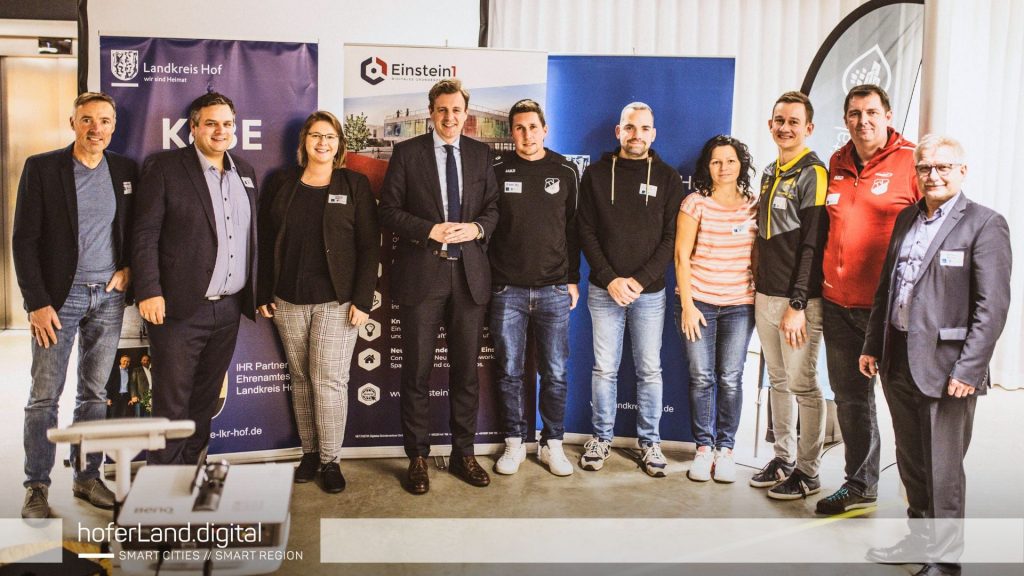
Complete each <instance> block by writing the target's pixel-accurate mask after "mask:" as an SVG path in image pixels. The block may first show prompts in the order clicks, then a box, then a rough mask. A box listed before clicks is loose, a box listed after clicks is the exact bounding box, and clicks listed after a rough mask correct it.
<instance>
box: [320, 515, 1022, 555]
mask: <svg viewBox="0 0 1024 576" xmlns="http://www.w3.org/2000/svg"><path fill="white" fill-rule="evenodd" d="M915 522H917V521H915ZM908 524H909V523H908V521H907V520H905V519H890V518H877V519H876V518H824V519H809V518H803V519H800V518H797V519H771V520H768V519H760V518H751V519H738V518H704V519H701V518H688V519H681V518H543V519H539V518H528V519H527V518H435V519H427V518H361V519H323V520H321V521H320V561H321V562H341V563H356V564H358V563H482V564H498V563H500V564H504V563H637V562H642V563H751V562H758V563H765V562H767V563H772V562H774V563H819V562H828V563H831V562H836V563H856V562H867V560H866V559H865V553H866V552H867V551H868V549H869V548H872V547H887V546H892V545H894V544H896V543H897V542H898V541H900V540H901V539H902V538H903V537H904V536H906V535H907V533H908V531H909V528H908ZM914 528H915V529H917V528H920V529H922V530H924V529H930V530H939V531H948V530H952V531H954V532H959V531H961V530H962V533H963V535H964V536H963V544H964V550H963V553H962V554H955V553H953V554H951V553H939V554H938V555H936V554H935V553H934V552H933V551H922V552H921V553H920V554H919V555H918V556H920V558H917V560H918V561H932V562H935V561H943V560H945V561H956V560H957V559H959V561H960V562H965V563H966V562H989V563H1019V562H1024V519H1022V518H1009V519H967V520H952V521H945V522H943V523H940V525H939V526H934V525H932V526H925V525H924V524H923V523H922V524H920V525H915V526H914ZM797 534H799V538H794V536H795V535H797ZM930 556H931V557H930ZM956 556H958V557H959V558H957V557H956ZM911 560H913V558H908V559H907V560H906V561H908V562H909V561H911Z"/></svg>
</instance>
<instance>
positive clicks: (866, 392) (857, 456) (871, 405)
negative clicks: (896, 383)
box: [822, 299, 879, 497]
mask: <svg viewBox="0 0 1024 576" xmlns="http://www.w3.org/2000/svg"><path fill="white" fill-rule="evenodd" d="M870 316H871V310H869V309H867V308H844V307H842V306H839V305H838V304H835V303H833V302H829V301H828V300H827V299H826V300H824V310H823V311H822V317H823V326H822V328H823V330H824V336H825V358H826V360H827V361H828V379H829V383H830V384H831V386H832V391H833V392H834V393H835V395H836V415H837V417H838V420H839V429H840V430H841V431H842V433H843V444H844V448H845V449H846V486H847V488H849V489H850V490H851V491H852V492H855V493H857V494H860V495H862V496H868V497H875V496H877V494H878V468H879V439H878V417H877V415H876V411H875V388H874V386H873V382H872V380H871V379H869V378H866V377H865V376H864V375H863V374H861V373H860V368H859V365H858V361H859V359H860V353H861V349H862V348H863V347H864V332H865V329H866V328H867V324H868V318H869V317H870Z"/></svg>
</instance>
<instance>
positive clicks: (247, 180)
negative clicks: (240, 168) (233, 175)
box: [242, 176, 256, 188]
mask: <svg viewBox="0 0 1024 576" xmlns="http://www.w3.org/2000/svg"><path fill="white" fill-rule="evenodd" d="M242 184H244V185H245V187H246V188H255V187H256V185H255V184H253V183H252V178H249V177H248V176H242Z"/></svg>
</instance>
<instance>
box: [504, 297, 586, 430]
mask: <svg viewBox="0 0 1024 576" xmlns="http://www.w3.org/2000/svg"><path fill="white" fill-rule="evenodd" d="M571 301H572V299H571V297H570V296H569V291H568V289H567V288H566V286H565V284H558V285H554V286H541V287H528V286H508V285H500V286H495V287H494V290H492V291H491V316H490V327H491V336H492V337H493V339H494V351H495V352H496V354H497V359H498V389H499V392H500V396H501V398H500V407H501V420H502V424H503V425H504V428H505V435H506V436H507V437H509V438H522V439H523V440H525V439H526V433H527V430H526V418H525V416H524V404H525V394H524V390H523V362H524V360H525V358H526V332H527V327H528V325H529V324H530V323H531V322H532V323H533V333H534V336H535V342H534V345H535V348H536V351H537V371H538V372H540V397H539V399H538V405H539V407H540V419H541V421H542V422H543V423H544V428H543V430H542V431H541V436H540V442H541V444H546V443H547V441H548V440H561V439H562V437H563V436H564V435H565V395H566V387H567V384H566V381H567V377H568V362H569V305H570V303H571Z"/></svg>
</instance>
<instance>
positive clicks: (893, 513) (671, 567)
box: [0, 331, 1024, 576]
mask: <svg viewBox="0 0 1024 576" xmlns="http://www.w3.org/2000/svg"><path fill="white" fill-rule="evenodd" d="M28 350H29V344H28V333H27V332H24V331H6V332H0V367H2V368H0V371H2V374H3V375H2V377H0V379H2V382H3V385H2V386H0V454H2V455H3V456H0V457H2V458H3V461H4V462H6V463H7V464H8V465H7V466H5V467H3V469H2V474H0V479H2V482H0V486H3V487H5V488H4V489H3V492H2V493H0V518H18V517H19V511H20V508H21V504H22V499H23V496H24V491H23V489H22V488H21V483H22V480H23V476H22V460H23V457H24V452H23V449H22V422H23V411H22V407H23V406H24V402H25V399H26V398H27V390H28V382H29V376H28V369H29V352H28ZM749 364H750V366H749V367H748V375H751V374H753V373H754V371H755V370H756V362H754V361H753V360H752V361H751V362H750V363H749ZM748 380H750V382H749V383H748V386H747V388H746V390H747V391H748V393H747V395H746V397H745V400H744V404H745V406H744V418H743V422H742V424H741V427H740V431H739V434H738V440H737V449H736V454H737V461H738V462H740V463H741V464H743V465H741V466H740V468H739V473H738V478H737V482H736V483H735V484H731V485H727V484H716V483H714V482H708V483H703V484H698V483H694V482H691V481H689V480H687V479H686V477H685V471H686V469H687V468H688V467H689V464H690V461H691V459H692V457H693V452H692V446H685V445H683V446H678V447H675V448H674V449H667V450H666V455H667V456H668V458H669V461H670V468H669V472H670V474H669V476H668V477H667V478H663V479H653V478H648V477H647V476H646V475H644V474H643V473H642V472H641V471H640V470H639V469H638V468H637V466H636V464H635V462H634V461H633V460H632V457H631V454H630V451H629V450H626V449H615V450H613V455H612V457H611V459H610V460H609V461H608V463H607V464H606V467H605V469H604V470H601V471H600V472H596V473H594V472H583V471H580V470H578V469H577V471H576V473H575V474H574V475H572V476H570V477H568V478H557V477H555V476H552V475H551V474H549V473H548V472H547V470H546V468H544V467H543V466H542V465H541V464H539V463H538V462H537V461H536V458H535V456H534V455H531V456H530V458H529V459H528V460H527V462H526V463H524V464H523V466H522V468H521V469H520V472H519V473H518V474H516V475H515V476H499V475H497V474H492V484H491V486H490V487H489V488H486V489H480V488H474V487H471V486H469V485H467V484H464V483H462V482H461V481H459V480H457V479H455V478H454V477H451V476H449V475H448V474H447V473H445V472H443V471H441V470H438V469H437V468H436V467H435V466H433V464H432V466H431V471H430V474H431V490H430V493H429V494H428V495H426V496H412V495H409V494H407V493H406V492H405V491H403V490H402V488H401V486H400V484H399V479H400V478H401V477H402V476H403V475H404V473H405V469H406V466H407V461H406V460H405V459H395V458H388V459H372V460H369V459H368V460H346V461H344V462H343V463H342V470H343V471H344V473H345V476H346V479H347V480H348V488H347V489H346V490H345V492H343V493H342V494H339V495H327V494H325V493H323V492H321V491H320V489H319V488H318V487H317V486H315V485H313V484H304V485H295V486H294V490H293V493H292V503H291V514H292V523H291V534H290V537H289V543H288V549H289V550H292V551H299V552H301V553H302V556H303V559H302V560H301V561H286V562H285V563H284V564H283V565H282V567H281V569H280V570H279V571H278V572H277V573H278V574H302V575H319V574H382V575H383V574H389V575H390V574H394V575H413V574H415V575H420V574H423V575H426V574H431V575H433V574H459V575H476V574H486V575H498V574H517V575H532V574H551V573H555V572H557V573H560V574H566V575H577V574H579V575H583V574H586V575H588V576H590V575H596V574H615V575H637V576H639V575H647V574H711V575H733V574H765V575H776V574H777V575H787V576H791V575H800V574H829V575H846V574H849V575H854V574H856V575H879V576H886V575H890V576H901V575H904V574H911V573H913V572H914V571H915V570H916V569H917V566H914V565H908V566H880V565H872V564H866V563H860V564H725V563H716V564H651V563H645V562H644V553H643V552H644V551H643V550H636V551H628V552H629V553H631V554H632V556H631V558H632V559H633V561H632V562H630V563H628V564H612V565H601V564H462V563H458V562H459V560H460V558H452V559H451V560H452V562H453V563H451V564H407V563H399V562H398V559H400V558H401V551H400V550H395V551H394V554H395V558H396V563H391V564H321V563H320V561H319V560H320V553H321V547H322V546H328V547H329V546H330V543H329V542H321V539H320V522H319V521H320V520H321V519H329V518H492V519H493V518H580V519H588V518H590V519H595V518H790V519H801V518H806V519H807V520H808V523H807V527H806V529H809V530H814V529H816V527H815V526H816V525H815V523H814V522H813V519H814V513H813V511H814V502H815V501H816V500H817V498H818V497H819V496H814V497H812V498H810V499H808V500H797V501H792V502H784V503H783V502H776V501H772V500H769V499H768V498H766V497H765V493H764V491H763V490H758V489H754V488H750V487H749V486H747V480H748V479H749V477H750V476H751V475H752V474H753V473H754V472H755V471H756V469H757V468H759V467H760V466H761V465H763V464H764V463H765V462H767V460H768V459H770V457H771V454H772V452H771V445H770V444H767V443H765V442H763V441H762V442H760V444H759V445H758V446H757V448H758V457H756V458H755V457H754V440H753V438H754V414H755V408H756V407H755V403H754V402H755V394H754V393H753V389H754V388H753V386H754V385H753V378H748ZM73 396H74V394H73V392H71V391H66V392H65V394H64V396H63V398H62V403H61V420H60V421H61V424H62V425H66V424H67V423H69V422H70V415H71V410H72V407H73V403H74V400H73ZM879 412H880V413H879V421H880V425H881V428H882V446H883V450H882V465H883V466H887V465H889V464H892V463H893V462H894V450H893V440H892V429H891V426H890V423H889V416H888V412H887V411H886V409H885V403H884V401H882V400H881V393H880V391H879ZM1022 414H1024V391H1017V392H1008V391H1005V390H1001V389H995V390H993V391H992V392H991V393H990V395H989V396H988V397H987V398H982V399H981V400H980V401H979V403H978V408H977V414H976V418H975V432H974V442H973V443H972V445H971V450H970V453H969V455H968V457H967V464H966V467H967V475H968V496H967V503H968V506H967V507H968V515H969V516H970V517H973V518H1013V519H1017V520H1020V519H1021V518H1024V498H1022V497H1021V496H1020V493H1019V492H1018V491H1017V490H1016V488H1017V486H1016V484H1017V483H1018V482H1019V481H1020V479H1021V478H1022V477H1024V474H1022V473H1024V442H1022V434H1021V427H1020V425H1019V422H1020V416H1021V415H1022ZM762 421H763V417H762ZM580 451H581V449H580V447H579V446H570V447H568V452H569V453H570V457H571V458H576V457H577V456H578V454H579V453H580ZM66 453H67V452H66V448H64V447H61V448H59V449H58V456H59V457H66ZM480 460H481V463H482V464H484V465H485V466H486V467H487V468H488V469H490V467H491V465H492V463H493V457H491V456H482V457H481V458H480ZM842 469H843V447H842V445H841V444H838V445H835V446H833V447H831V448H830V449H829V450H828V451H827V452H826V454H825V456H824V459H823V464H822V470H821V478H822V484H823V492H822V494H821V495H820V496H824V495H827V494H828V493H831V491H832V490H834V489H835V488H838V487H839V485H840V484H841V483H842V478H843V471H842ZM70 485H71V474H70V471H69V470H66V469H62V468H60V467H58V468H57V469H55V470H54V474H53V486H52V487H51V492H50V503H51V508H52V509H53V511H54V512H55V513H56V514H57V515H59V516H60V517H62V518H64V532H65V537H66V538H68V539H74V538H75V527H76V526H77V525H78V524H79V523H81V524H82V525H84V526H104V525H106V523H107V522H109V521H110V515H109V513H105V512H103V511H100V510H97V509H95V508H92V507H91V506H88V505H87V504H85V503H83V502H82V501H80V500H77V499H74V498H73V497H72V495H71V490H70ZM111 486H112V484H111ZM904 510H905V505H904V503H903V498H902V496H901V494H900V485H899V477H898V474H897V471H896V467H895V466H892V467H889V468H886V469H885V470H884V472H883V473H882V478H881V484H880V497H879V507H878V509H877V510H876V511H874V512H873V513H872V515H873V516H874V517H878V518H902V517H903V514H904ZM585 521H586V520H581V522H585ZM840 521H841V522H854V521H856V520H854V519H849V520H840ZM722 537H723V539H724V540H726V541H728V538H729V535H728V534H723V535H722ZM593 544H594V546H599V547H614V546H616V545H617V542H616V540H615V538H614V537H609V538H608V539H607V540H606V541H600V542H594V543H593ZM739 544H740V545H742V543H739ZM493 545H494V546H495V547H496V549H497V548H498V547H501V546H502V543H501V542H494V544H493ZM801 545H802V543H801V542H800V541H799V536H796V537H794V546H801ZM678 546H679V547H680V548H685V547H686V546H687V543H686V542H685V541H680V542H678ZM1022 546H1024V544H1022ZM727 560H728V558H716V559H715V562H724V561H727ZM167 573H168V574H170V572H167ZM963 573H964V575H965V576H970V575H1007V574H1024V565H1022V564H968V565H965V567H964V572H963ZM215 574H216V572H215Z"/></svg>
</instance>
